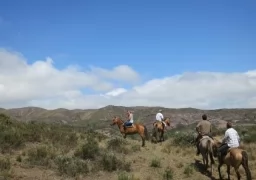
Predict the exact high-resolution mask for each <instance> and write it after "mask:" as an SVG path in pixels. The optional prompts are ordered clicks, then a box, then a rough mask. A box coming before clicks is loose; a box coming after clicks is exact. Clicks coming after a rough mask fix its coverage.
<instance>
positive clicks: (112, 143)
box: [107, 138, 129, 154]
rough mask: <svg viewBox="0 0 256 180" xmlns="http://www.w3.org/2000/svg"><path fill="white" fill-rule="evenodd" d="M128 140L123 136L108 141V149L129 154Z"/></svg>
mask: <svg viewBox="0 0 256 180" xmlns="http://www.w3.org/2000/svg"><path fill="white" fill-rule="evenodd" d="M126 144H127V141H126V140H124V139H121V138H113V139H111V140H109V141H108V142H107V149H108V150H113V151H116V152H119V153H124V154H127V153H128V152H129V150H128V149H127V148H126V147H125V145H126Z"/></svg>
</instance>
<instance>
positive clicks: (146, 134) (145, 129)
mask: <svg viewBox="0 0 256 180" xmlns="http://www.w3.org/2000/svg"><path fill="white" fill-rule="evenodd" d="M144 134H145V137H146V140H149V136H148V129H147V127H146V126H145V125H144Z"/></svg>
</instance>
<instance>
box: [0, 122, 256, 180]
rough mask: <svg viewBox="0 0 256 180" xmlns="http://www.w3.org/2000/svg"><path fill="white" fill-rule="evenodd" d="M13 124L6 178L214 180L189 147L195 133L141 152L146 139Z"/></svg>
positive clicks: (5, 152) (255, 158) (252, 160)
mask: <svg viewBox="0 0 256 180" xmlns="http://www.w3.org/2000/svg"><path fill="white" fill-rule="evenodd" d="M10 122H11V124H10ZM13 123H14V122H12V121H9V119H8V118H7V119H4V120H3V119H0V129H2V130H3V131H2V132H5V134H4V133H2V135H3V136H2V137H5V138H6V137H9V139H8V138H7V139H3V138H2V137H0V140H1V142H2V143H3V145H4V146H1V149H2V154H0V170H1V174H0V176H4V177H7V178H11V179H19V180H22V179H24V180H25V179H26V180H30V179H31V180H39V179H40V180H42V179H44V180H48V179H49V180H50V179H56V180H61V179H67V180H69V179H77V180H78V179H81V180H82V179H83V180H84V179H85V180H91V179H94V180H97V179H99V180H101V179H104V180H155V179H159V180H172V179H173V180H191V179H195V180H196V179H210V178H209V177H208V176H207V173H205V172H203V171H202V164H201V163H202V157H201V156H196V155H195V153H196V149H195V147H194V146H192V145H188V146H186V145H185V144H186V142H191V136H190V134H187V135H185V136H184V138H183V137H182V136H181V135H179V136H175V135H173V134H171V135H170V136H171V138H169V139H167V140H166V141H165V142H163V143H162V144H152V143H151V142H149V141H147V142H146V147H141V141H140V140H134V139H132V138H129V136H128V137H127V139H126V140H124V139H123V138H121V136H118V134H117V136H115V137H113V138H107V137H105V136H103V135H101V134H98V133H95V132H88V131H86V132H81V131H76V130H75V129H72V128H70V129H68V127H65V128H63V127H51V126H47V125H40V126H39V125H31V124H28V125H24V124H19V123H18V124H13ZM15 123H16V122H15ZM38 126H39V127H38ZM9 129H10V130H9ZM41 129H43V130H41ZM67 129H68V130H67ZM21 130H23V131H21ZM13 132H15V134H13ZM24 132H25V133H24ZM35 132H36V135H37V136H36V138H32V139H31V137H30V136H31V135H32V134H33V133H35ZM49 132H51V134H49ZM30 133H31V134H30ZM29 135H30V136H29ZM173 137H175V138H173ZM177 139H179V140H180V141H178V140H177ZM192 139H193V138H192ZM177 143H178V144H177ZM244 148H245V149H246V150H247V152H248V154H249V166H250V169H251V171H252V177H256V172H255V171H253V170H254V169H255V168H256V152H255V150H254V149H255V148H256V144H255V143H249V144H244ZM225 171H226V168H225V166H223V168H222V173H223V175H224V176H225V177H226V172H225ZM240 171H241V174H242V177H243V178H242V179H245V173H244V171H243V169H242V167H241V170H240ZM231 174H232V178H235V173H234V170H233V169H232V170H231ZM213 176H214V177H215V178H216V179H218V173H217V165H215V166H214V174H213ZM0 178H1V177H0Z"/></svg>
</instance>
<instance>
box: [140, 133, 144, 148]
mask: <svg viewBox="0 0 256 180" xmlns="http://www.w3.org/2000/svg"><path fill="white" fill-rule="evenodd" d="M140 137H141V140H142V147H144V146H145V137H144V136H143V135H140Z"/></svg>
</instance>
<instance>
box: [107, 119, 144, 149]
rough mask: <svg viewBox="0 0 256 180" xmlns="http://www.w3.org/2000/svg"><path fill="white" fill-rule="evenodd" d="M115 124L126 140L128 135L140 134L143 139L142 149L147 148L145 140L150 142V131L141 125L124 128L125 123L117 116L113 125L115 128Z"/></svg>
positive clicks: (136, 124) (135, 124)
mask: <svg viewBox="0 0 256 180" xmlns="http://www.w3.org/2000/svg"><path fill="white" fill-rule="evenodd" d="M115 124H116V125H117V126H118V128H119V130H120V132H121V134H122V135H123V137H124V138H126V135H131V134H139V135H140V137H141V139H142V147H143V146H145V140H148V130H147V128H146V126H144V125H143V124H140V123H134V124H133V125H132V126H126V127H125V128H124V126H123V124H124V122H123V121H122V120H121V118H120V117H117V116H115V117H114V118H113V120H112V124H111V125H112V126H113V125H115Z"/></svg>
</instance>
